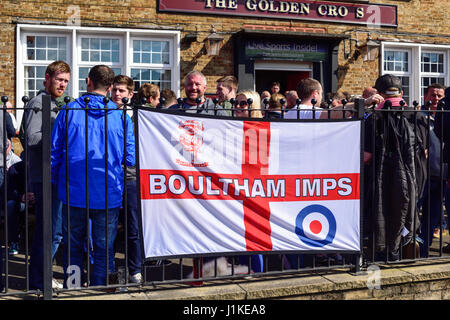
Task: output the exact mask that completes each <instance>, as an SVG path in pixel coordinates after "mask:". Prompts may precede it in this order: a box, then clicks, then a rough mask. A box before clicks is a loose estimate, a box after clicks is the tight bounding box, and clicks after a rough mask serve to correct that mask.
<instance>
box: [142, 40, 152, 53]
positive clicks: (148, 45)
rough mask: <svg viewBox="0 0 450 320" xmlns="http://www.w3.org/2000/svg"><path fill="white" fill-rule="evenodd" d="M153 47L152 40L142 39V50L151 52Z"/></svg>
mask: <svg viewBox="0 0 450 320" xmlns="http://www.w3.org/2000/svg"><path fill="white" fill-rule="evenodd" d="M151 47H152V42H151V41H142V51H147V52H150V51H152V50H151Z"/></svg>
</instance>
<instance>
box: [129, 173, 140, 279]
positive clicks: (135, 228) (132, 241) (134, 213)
mask: <svg viewBox="0 0 450 320" xmlns="http://www.w3.org/2000/svg"><path fill="white" fill-rule="evenodd" d="M127 227H128V228H127V234H128V241H127V242H128V268H129V269H130V275H135V274H136V273H140V272H141V271H142V270H141V268H142V257H141V238H140V235H139V211H138V206H137V191H136V180H128V181H127Z"/></svg>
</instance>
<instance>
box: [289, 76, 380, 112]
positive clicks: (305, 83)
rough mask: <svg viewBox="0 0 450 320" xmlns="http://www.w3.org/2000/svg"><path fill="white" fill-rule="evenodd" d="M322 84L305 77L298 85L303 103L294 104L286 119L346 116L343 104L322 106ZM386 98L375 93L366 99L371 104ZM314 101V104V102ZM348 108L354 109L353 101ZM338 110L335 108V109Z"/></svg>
mask: <svg viewBox="0 0 450 320" xmlns="http://www.w3.org/2000/svg"><path fill="white" fill-rule="evenodd" d="M322 93H323V89H322V85H321V84H320V82H319V81H317V80H315V79H312V78H308V79H303V80H301V81H300V83H299V84H298V86H297V94H298V97H299V99H301V101H302V102H301V104H300V105H297V106H294V107H293V108H292V109H290V110H289V111H288V112H286V114H285V115H284V118H285V119H342V118H343V117H344V114H343V111H342V109H344V106H343V105H337V106H336V107H334V108H333V107H332V108H331V109H330V110H324V109H322V108H320V107H316V106H320V103H321V102H322ZM383 100H384V99H383V97H382V96H380V95H379V94H375V95H373V96H371V97H369V98H367V99H365V100H364V104H365V105H371V104H372V103H373V102H375V103H377V104H378V103H380V102H382V101H383ZM313 102H314V104H313ZM345 107H346V108H349V109H352V108H353V107H354V104H353V103H348V104H347V105H346V106H345ZM335 108H336V109H337V110H333V109H335Z"/></svg>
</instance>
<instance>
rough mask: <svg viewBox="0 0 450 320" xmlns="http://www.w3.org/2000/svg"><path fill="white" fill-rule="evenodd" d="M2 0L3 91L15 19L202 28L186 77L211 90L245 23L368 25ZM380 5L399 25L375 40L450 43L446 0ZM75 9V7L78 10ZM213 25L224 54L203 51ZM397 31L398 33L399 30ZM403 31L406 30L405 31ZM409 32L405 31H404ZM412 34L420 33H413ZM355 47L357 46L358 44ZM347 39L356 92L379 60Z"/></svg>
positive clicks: (119, 2)
mask: <svg viewBox="0 0 450 320" xmlns="http://www.w3.org/2000/svg"><path fill="white" fill-rule="evenodd" d="M1 2H2V13H3V14H2V16H1V17H0V31H1V34H0V40H1V41H2V48H0V57H1V67H2V68H1V71H0V90H1V92H0V94H2V95H3V94H6V95H9V96H13V95H14V90H15V79H14V75H15V41H16V39H15V31H14V30H15V23H17V22H22V23H23V22H35V23H44V24H65V23H67V21H70V19H73V18H76V17H77V16H78V15H77V13H78V11H75V10H77V9H79V17H80V22H81V25H82V26H105V27H106V26H107V27H111V26H118V27H127V28H142V27H145V28H159V27H161V26H164V27H173V28H181V29H182V30H183V31H182V38H183V37H184V35H185V34H187V33H188V32H192V31H197V32H198V37H197V41H196V42H193V43H192V44H191V46H190V47H188V48H184V49H183V50H182V51H181V77H184V75H185V74H186V73H187V72H189V71H190V70H192V69H197V70H200V71H202V72H204V73H205V75H206V76H207V79H208V82H209V83H210V86H209V89H208V92H209V93H213V92H214V87H215V81H216V80H217V79H218V78H219V77H220V76H222V75H224V74H233V72H234V61H233V50H234V48H233V41H232V39H231V36H232V34H234V33H236V32H238V31H239V30H241V29H242V27H243V26H244V25H245V26H247V27H248V26H257V27H258V28H260V27H265V28H268V29H272V30H273V29H275V28H277V30H280V32H285V31H284V30H287V31H289V30H293V31H294V30H295V31H297V32H298V31H299V30H301V31H302V32H304V31H306V32H311V33H316V32H320V33H324V32H326V33H329V34H349V35H351V36H352V38H354V39H356V38H357V39H358V40H359V42H360V44H364V43H365V41H366V38H367V28H366V27H365V26H359V25H349V24H337V23H320V22H308V21H299V20H296V21H294V20H292V21H290V20H282V21H281V20H275V19H263V18H249V17H222V16H212V15H211V16H207V15H198V14H192V15H188V14H171V13H157V11H156V6H157V1H156V0H133V1H131V0H109V1H107V0H91V1H81V0H72V1H64V0H45V1H44V0H25V1H17V0H9V1H5V0H3V1H1ZM376 3H378V4H395V5H397V6H398V24H399V26H398V28H381V29H376V30H372V31H373V32H372V38H373V39H374V40H376V39H381V38H397V39H399V40H410V41H414V42H424V43H436V44H450V31H449V30H450V22H449V19H448V17H449V16H450V7H449V6H448V5H446V4H445V2H442V1H440V0H421V1H419V0H411V1H387V0H384V1H383V0H380V1H376ZM74 9H75V10H74ZM211 24H214V25H215V28H216V30H217V32H219V33H221V34H223V35H224V37H225V40H224V46H223V48H222V50H221V55H220V56H219V57H213V58H211V57H208V56H206V55H205V54H201V50H202V48H203V40H204V39H205V38H206V37H207V36H208V34H209V32H210V29H211ZM396 32H397V34H395V33H396ZM399 33H400V34H399ZM402 33H404V34H402ZM407 33H414V34H413V35H407ZM352 49H354V47H353V48H352ZM343 51H344V46H343V43H341V45H340V52H339V70H338V72H339V75H340V77H339V81H338V85H339V89H340V90H343V91H349V92H351V93H360V92H361V91H362V89H363V88H364V87H365V86H368V85H373V83H374V81H375V79H376V77H377V76H378V70H379V66H378V62H377V60H376V61H363V56H362V55H361V56H359V57H358V58H357V59H356V60H354V59H353V58H352V54H351V55H350V57H349V58H348V59H346V58H345V57H344V52H343Z"/></svg>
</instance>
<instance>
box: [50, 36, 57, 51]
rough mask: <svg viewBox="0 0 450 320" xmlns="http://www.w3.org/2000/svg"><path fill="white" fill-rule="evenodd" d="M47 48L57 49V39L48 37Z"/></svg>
mask: <svg viewBox="0 0 450 320" xmlns="http://www.w3.org/2000/svg"><path fill="white" fill-rule="evenodd" d="M48 47H49V48H58V38H56V37H48Z"/></svg>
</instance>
